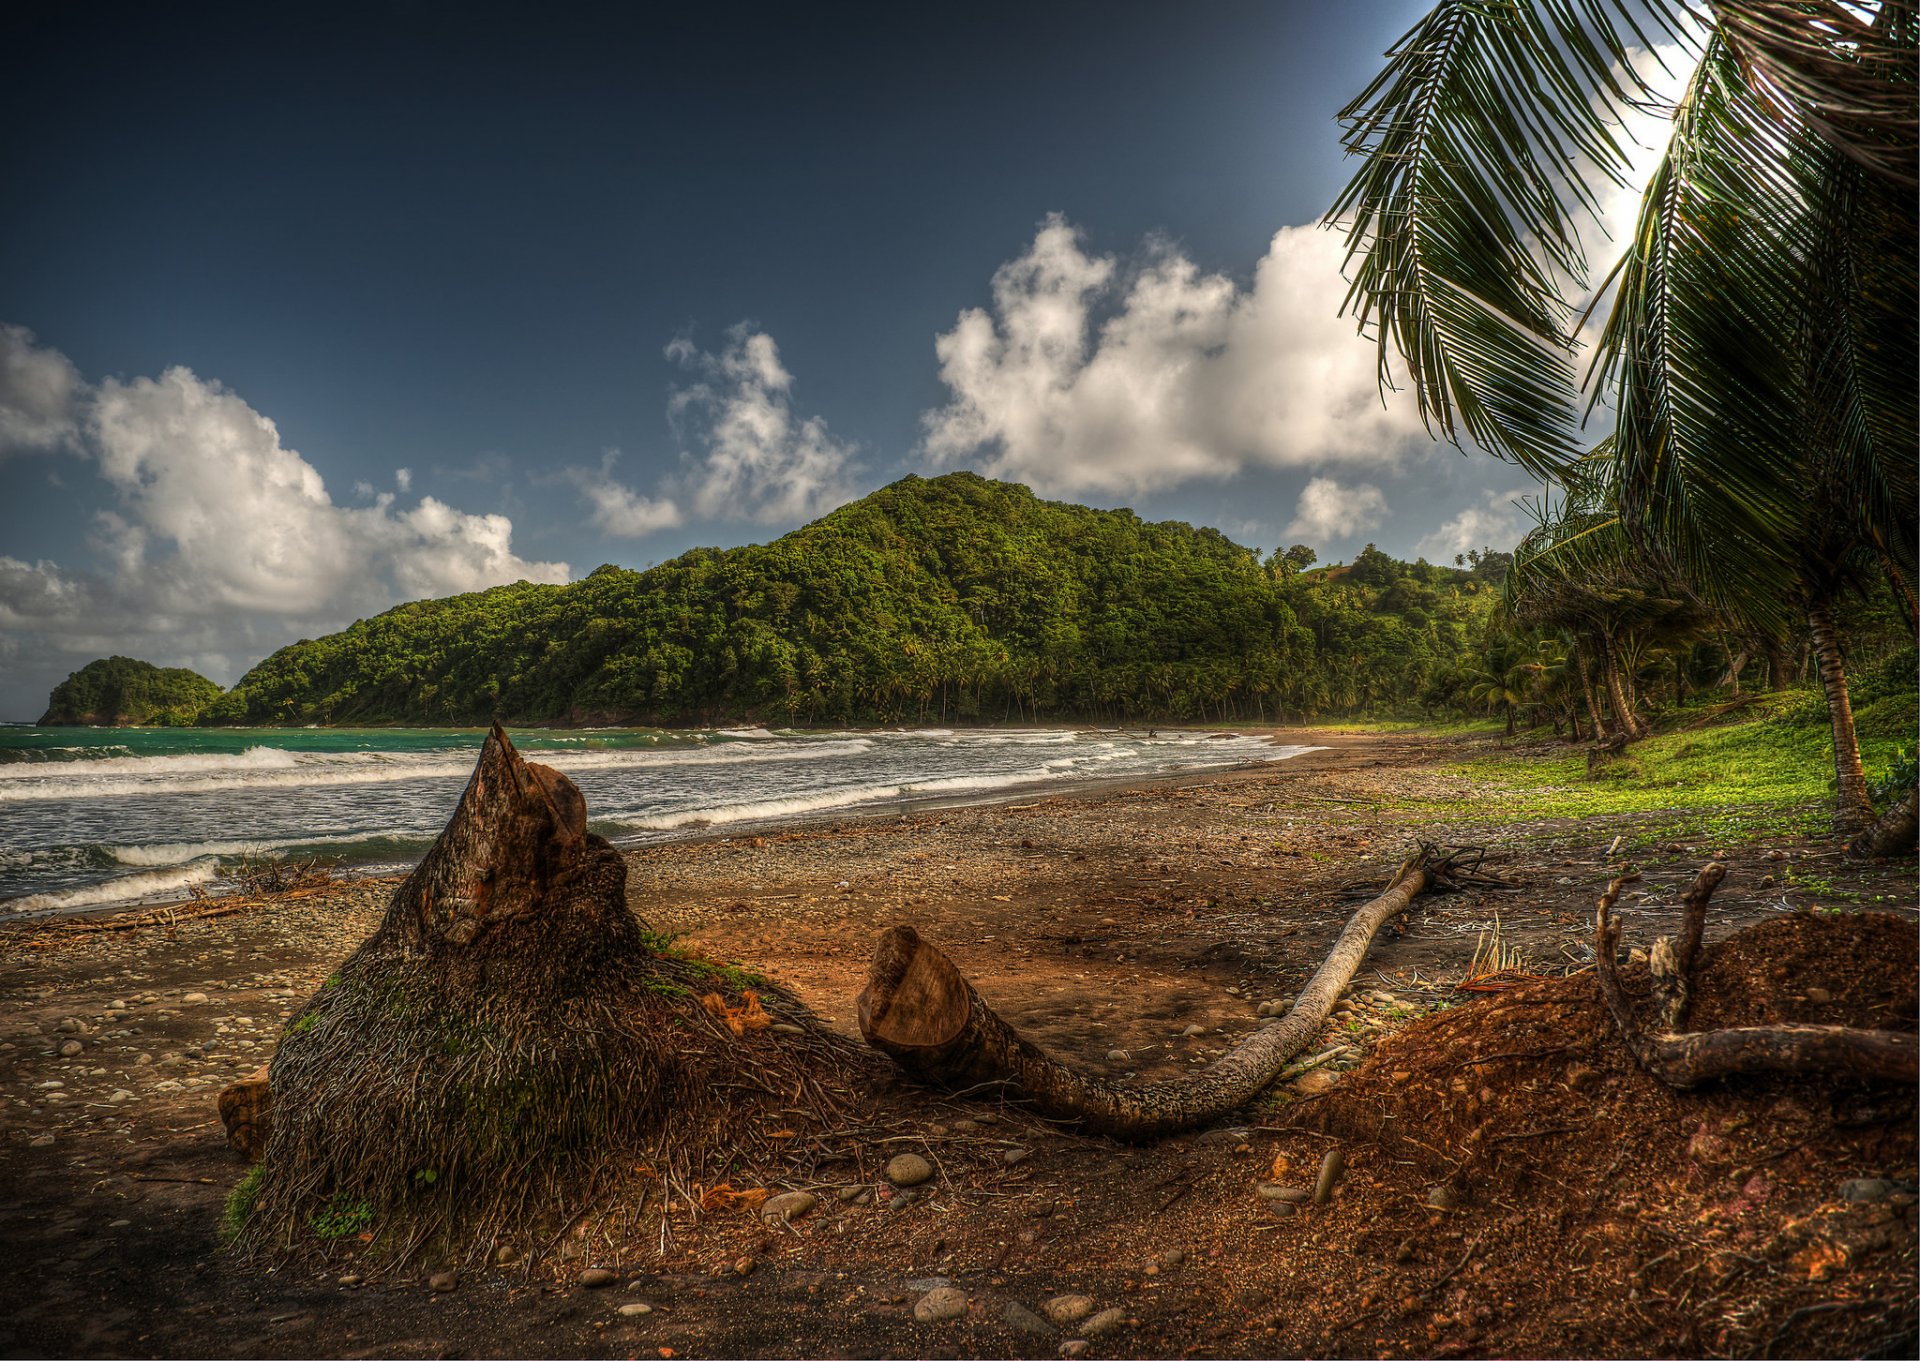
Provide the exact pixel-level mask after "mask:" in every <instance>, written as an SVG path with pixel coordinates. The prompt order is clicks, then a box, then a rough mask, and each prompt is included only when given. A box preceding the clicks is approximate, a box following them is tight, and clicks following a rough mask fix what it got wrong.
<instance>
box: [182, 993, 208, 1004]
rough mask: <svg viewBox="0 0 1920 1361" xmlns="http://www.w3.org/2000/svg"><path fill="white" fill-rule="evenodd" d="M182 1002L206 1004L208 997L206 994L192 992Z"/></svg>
mask: <svg viewBox="0 0 1920 1361" xmlns="http://www.w3.org/2000/svg"><path fill="white" fill-rule="evenodd" d="M180 1000H181V1001H182V1002H204V1001H206V1000H207V995H206V994H205V993H204V992H190V993H188V994H187V995H186V996H185V997H182V998H181V999H180Z"/></svg>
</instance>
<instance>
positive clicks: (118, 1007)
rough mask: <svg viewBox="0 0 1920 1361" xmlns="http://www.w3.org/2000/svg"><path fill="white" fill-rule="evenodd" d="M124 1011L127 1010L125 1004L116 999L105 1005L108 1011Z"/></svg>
mask: <svg viewBox="0 0 1920 1361" xmlns="http://www.w3.org/2000/svg"><path fill="white" fill-rule="evenodd" d="M126 1009H127V1004H126V1003H125V1002H123V1001H121V1000H120V999H119V998H118V997H116V998H114V999H113V1000H112V1001H111V1002H109V1003H107V1010H108V1011H125V1010H126Z"/></svg>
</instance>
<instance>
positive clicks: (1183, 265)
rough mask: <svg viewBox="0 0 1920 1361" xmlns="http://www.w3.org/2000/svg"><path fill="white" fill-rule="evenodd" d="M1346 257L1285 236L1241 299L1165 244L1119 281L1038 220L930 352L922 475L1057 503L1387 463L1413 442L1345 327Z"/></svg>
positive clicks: (1409, 424) (1405, 409)
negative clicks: (958, 476)
mask: <svg viewBox="0 0 1920 1361" xmlns="http://www.w3.org/2000/svg"><path fill="white" fill-rule="evenodd" d="M1343 249H1344V248H1343V245H1342V242H1341V240H1340V238H1338V237H1337V236H1335V235H1333V234H1332V233H1329V232H1324V231H1321V230H1319V229H1317V228H1312V227H1287V228H1283V229H1282V230H1280V231H1279V232H1277V233H1275V234H1274V237H1273V240H1272V242H1271V243H1270V244H1269V246H1268V250H1267V253H1266V255H1265V256H1264V257H1263V258H1262V259H1261V261H1260V263H1259V265H1258V267H1257V268H1256V269H1255V271H1254V275H1253V279H1252V282H1251V284H1250V285H1249V286H1247V287H1244V288H1243V287H1240V286H1239V285H1237V284H1235V283H1234V281H1233V280H1231V279H1229V278H1227V277H1226V276H1224V275H1220V274H1206V273H1203V272H1202V271H1201V270H1200V269H1199V268H1198V267H1197V266H1196V265H1195V264H1194V263H1193V262H1192V261H1191V260H1189V259H1187V258H1186V256H1185V255H1183V254H1182V253H1181V252H1180V251H1179V250H1178V249H1177V248H1176V247H1174V246H1173V245H1171V244H1168V243H1166V242H1155V243H1150V244H1149V247H1148V250H1147V253H1146V257H1145V259H1144V261H1143V262H1141V263H1140V264H1138V266H1137V267H1135V268H1132V269H1124V268H1122V265H1121V262H1120V261H1118V260H1117V259H1115V258H1113V257H1106V256H1095V255H1091V254H1089V253H1088V252H1087V250H1086V249H1085V247H1084V245H1083V244H1082V242H1081V238H1080V233H1079V232H1078V231H1077V230H1076V229H1075V228H1074V227H1073V226H1072V225H1071V224H1069V223H1068V222H1067V221H1066V220H1065V219H1064V218H1062V217H1060V216H1059V215H1057V214H1056V215H1054V216H1052V217H1049V218H1048V219H1047V220H1046V222H1045V223H1044V224H1043V225H1042V226H1041V228H1040V230H1039V232H1038V233H1037V234H1036V235H1035V237H1034V239H1033V243H1032V245H1031V246H1030V247H1029V248H1028V249H1027V251H1026V253H1025V254H1023V255H1022V256H1020V257H1019V258H1018V259H1016V260H1012V261H1009V262H1008V263H1006V264H1004V265H1002V266H1001V267H1000V269H999V270H998V271H997V272H996V273H995V274H994V277H993V301H992V305H991V307H990V308H971V309H969V310H967V311H965V312H962V313H961V314H960V317H959V319H958V321H956V322H955V324H954V327H953V329H952V330H950V331H948V332H946V333H944V334H943V335H941V336H940V337H939V338H938V339H937V341H936V342H935V347H934V349H935V353H936V355H937V356H938V358H939V361H940V377H941V380H942V381H943V382H944V383H945V384H946V385H947V388H948V392H949V399H948V401H947V403H946V404H945V405H944V406H941V407H940V408H938V409H936V410H934V411H932V412H929V413H928V414H927V416H926V418H925V452H926V455H927V458H928V460H929V462H931V463H932V464H933V465H935V466H941V467H951V466H954V465H956V464H961V463H968V464H972V465H974V466H978V467H980V468H981V469H982V470H983V471H985V472H988V473H990V474H992V475H994V476H997V477H1008V478H1014V479H1017V480H1019V481H1022V482H1026V483H1028V484H1029V485H1031V486H1033V487H1035V488H1037V489H1039V490H1042V491H1045V492H1052V493H1075V492H1087V491H1103V492H1120V493H1131V492H1144V491H1155V490H1159V489H1161V488H1164V487H1169V486H1173V485H1176V484H1178V483H1181V482H1186V481H1190V480H1193V479H1196V478H1215V479H1219V478H1227V477H1231V476H1233V475H1234V474H1236V473H1240V472H1243V471H1246V470H1248V469H1254V468H1301V469H1307V468H1314V467H1317V466H1324V465H1327V464H1347V465H1355V466H1384V465H1391V464H1392V463H1394V462H1395V461H1396V460H1397V459H1398V458H1399V457H1400V456H1401V455H1402V454H1403V453H1404V452H1405V450H1406V449H1407V447H1408V445H1409V443H1410V442H1411V441H1414V440H1424V438H1425V435H1424V432H1423V431H1422V430H1421V427H1420V424H1419V421H1418V420H1417V419H1416V418H1415V416H1414V414H1413V412H1412V410H1411V409H1410V407H1409V405H1408V404H1407V403H1404V402H1395V403H1392V404H1391V405H1383V404H1382V402H1381V400H1380V395H1379V390H1378V385H1377V379H1376V369H1375V349H1374V346H1373V344H1372V342H1370V341H1368V340H1366V339H1364V338H1362V337H1360V336H1359V335H1357V334H1356V333H1355V330H1354V326H1353V323H1352V322H1351V321H1348V320H1345V319H1343V318H1341V316H1340V315H1339V313H1340V304H1341V301H1342V299H1343V298H1344V297H1345V296H1346V285H1345V283H1344V282H1343V281H1342V279H1341V277H1340V263H1341V259H1342V252H1343Z"/></svg>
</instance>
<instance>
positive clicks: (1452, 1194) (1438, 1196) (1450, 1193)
mask: <svg viewBox="0 0 1920 1361" xmlns="http://www.w3.org/2000/svg"><path fill="white" fill-rule="evenodd" d="M1427 1204H1429V1205H1431V1206H1433V1208H1434V1209H1436V1210H1452V1209H1457V1208H1458V1207H1459V1205H1460V1195H1459V1193H1458V1192H1457V1191H1455V1190H1454V1189H1453V1188H1452V1187H1451V1186H1449V1185H1447V1184H1446V1183H1445V1182H1444V1181H1443V1182H1440V1183H1438V1184H1437V1185H1434V1186H1429V1187H1428V1188H1427Z"/></svg>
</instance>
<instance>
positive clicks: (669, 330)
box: [0, 0, 1527, 718]
mask: <svg viewBox="0 0 1920 1361" xmlns="http://www.w3.org/2000/svg"><path fill="white" fill-rule="evenodd" d="M657 8H658V7H641V6H592V7H587V6H570V7H551V6H550V7H540V8H535V7H527V8H525V9H523V10H520V11H517V12H494V11H488V12H482V11H480V10H477V9H473V8H470V7H455V6H444V5H435V4H403V5H398V6H382V7H355V6H329V7H324V8H323V7H303V8H299V9H288V8H286V7H268V6H249V7H244V8H243V7H233V8H223V7H218V6H208V5H196V6H190V7H185V8H167V9H156V8H154V7H151V6H142V7H133V6H128V7H124V8H119V7H111V6H106V7H103V6H87V7H84V8H81V7H70V6H69V7H61V6H45V7H40V8H39V10H38V11H37V12H33V13H28V14H26V15H25V16H24V17H20V16H16V17H12V18H10V19H9V28H8V41H7V43H6V44H5V45H4V48H3V49H0V107H3V108H4V116H5V118H6V126H8V127H9V128H11V129H14V135H12V136H10V137H9V138H7V139H6V140H5V142H4V144H0V182H4V183H6V184H7V185H8V186H9V195H8V211H7V213H6V214H5V215H3V216H0V327H4V328H5V329H4V330H0V485H3V486H4V488H5V495H4V500H0V717H6V718H23V717H25V718H30V717H33V716H34V715H35V714H36V713H37V712H38V709H39V708H40V706H41V704H42V703H43V701H44V697H45V694H46V691H47V689H48V687H49V686H50V685H51V684H52V683H53V682H54V681H57V680H58V679H59V678H60V677H61V676H64V675H65V674H66V673H67V672H68V671H69V670H71V669H73V668H74V667H75V666H77V665H79V664H81V663H83V662H85V661H86V660H88V659H89V658H91V657H93V656H97V655H102V654H104V653H106V652H124V653H128V654H131V655H135V656H142V657H146V658H149V659H150V660H154V661H157V662H163V663H167V664H186V665H194V666H197V667H199V668H200V669H202V670H205V671H206V672H207V674H209V675H211V676H213V677H214V678H215V679H216V680H219V681H221V682H222V683H230V682H231V681H232V680H234V679H236V678H237V676H238V675H239V674H240V672H241V671H243V670H244V669H245V668H246V666H248V665H250V664H251V663H252V662H253V661H256V660H258V659H259V657H261V656H262V655H264V654H265V653H266V652H267V651H268V650H270V649H271V648H272V647H275V646H278V645H280V644H282V643H284V642H286V641H289V640H291V639H293V638H296V637H301V636H311V635H313V634H315V633H319V632H323V631H326V630H329V629H332V628H337V627H339V626H341V625H344V624H345V623H348V622H350V621H351V620H352V619H353V618H355V617H358V616H359V615H361V614H365V613H369V612H372V611H375V610H378V609H380V608H384V607H385V606H387V605H389V604H392V603H394V602H395V601H396V600H399V599H404V598H410V597H411V596H414V595H419V594H445V593H448V592H450V591H453V590H460V589H471V588H474V587H478V586H482V585H486V584H491V583H492V582H495V581H499V580H509V579H514V578H516V577H518V576H523V575H524V576H530V577H535V578H538V579H551V580H560V579H565V578H567V577H570V576H571V577H578V576H581V575H584V574H585V573H586V572H588V571H591V570H592V569H593V568H594V567H595V566H597V565H598V564H600V563H602V562H617V563H623V564H627V565H633V566H643V565H646V564H648V563H652V562H655V561H659V560H662V559H664V558H667V557H670V556H672V555H674V554H676V553H678V552H680V551H681V550H683V549H685V548H687V547H689V546H692V545H695V544H722V545H724V544H733V543H740V542H746V541H752V540H759V539H764V538H768V537H771V536H773V535H776V534H778V533H780V532H783V531H784V530H786V529H789V528H792V527H793V526H794V525H796V524H798V523H800V522H802V521H804V520H805V519H808V518H811V517H812V516H813V515H815V514H818V513H820V512H821V511H824V510H825V509H829V508H831V506H832V505H833V504H836V503H838V502H839V501H840V500H844V499H846V498H848V497H851V496H855V495H859V494H862V493H864V492H866V491H869V490H871V489H873V488H874V487H876V486H879V485H882V484H883V483H885V482H887V481H891V480H892V479H893V478H895V477H898V476H900V475H902V474H904V473H907V472H922V473H928V472H935V471H941V470H945V469H949V468H957V467H970V468H976V469H979V470H981V471H983V472H987V473H989V474H991V475H997V476H1006V477H1009V478H1013V479H1016V480H1022V481H1027V482H1029V483H1030V484H1032V485H1034V486H1035V487H1036V489H1038V490H1040V491H1042V492H1043V493H1044V494H1048V495H1055V496H1060V497H1063V498H1067V499H1073V500H1081V501H1086V502H1089V503H1091V504H1096V505H1108V506H1113V505H1130V506H1132V507H1134V508H1135V509H1137V510H1138V511H1140V512H1141V513H1142V514H1144V515H1147V516H1149V517H1152V518H1181V519H1188V520H1192V521H1195V522H1200V523H1207V524H1213V525H1217V526H1219V527H1220V528H1222V529H1224V530H1225V531H1226V532H1227V533H1229V534H1230V535H1231V536H1233V537H1234V538H1236V539H1238V540H1240V541H1241V542H1243V543H1248V544H1254V545H1258V546H1261V547H1264V548H1272V547H1274V546H1275V545H1279V544H1285V543H1291V542H1296V541H1305V542H1308V543H1310V544H1312V545H1314V546H1315V547H1316V548H1317V549H1318V550H1319V551H1320V552H1321V555H1322V556H1323V558H1329V559H1331V558H1336V557H1345V556H1350V555H1351V554H1352V553H1353V552H1354V551H1356V550H1357V549H1358V548H1359V547H1360V546H1361V544H1363V543H1365V542H1368V541H1373V542H1377V543H1379V544H1380V545H1381V546H1382V547H1384V548H1387V549H1388V550H1389V551H1393V552H1397V553H1401V554H1405V555H1412V554H1414V553H1416V552H1422V553H1426V554H1427V555H1428V556H1434V557H1440V556H1444V557H1451V555H1452V553H1453V552H1454V551H1456V550H1457V549H1459V548H1464V547H1468V546H1472V545H1475V544H1478V543H1482V542H1494V543H1496V544H1500V545H1502V546H1504V545H1505V544H1506V543H1509V542H1511V540H1512V539H1513V538H1514V537H1516V536H1517V533H1518V528H1519V524H1520V521H1519V518H1518V517H1517V514H1516V513H1515V512H1514V511H1513V510H1512V509H1511V507H1510V505H1509V502H1510V501H1511V498H1512V496H1513V495H1514V494H1515V493H1517V492H1520V491H1523V490H1525V489H1526V487H1527V482H1526V479H1525V478H1524V477H1523V476H1521V475H1520V474H1518V473H1517V472H1515V470H1513V469H1510V468H1507V467H1504V466H1502V465H1500V464H1497V463H1494V462H1492V461H1491V460H1487V459H1484V458H1479V457H1476V458H1473V459H1467V458H1464V457H1462V456H1461V455H1459V454H1458V453H1456V452H1455V451H1453V450H1451V449H1450V448H1447V447H1444V446H1436V445H1433V444H1432V443H1431V442H1430V441H1428V440H1427V439H1426V438H1425V436H1424V435H1423V434H1422V432H1421V431H1420V429H1419V426H1418V422H1417V421H1416V420H1415V419H1414V418H1413V416H1412V413H1411V411H1410V410H1409V409H1408V404H1407V403H1405V402H1404V401H1395V402H1394V403H1392V404H1391V405H1389V406H1387V407H1384V408H1383V407H1382V405H1381V404H1380V402H1379V401H1378V400H1377V398H1376V397H1375V396H1374V394H1373V388H1372V379H1371V375H1372V369H1371V364H1372V360H1371V354H1370V351H1369V349H1368V347H1367V346H1366V344H1365V343H1364V342H1360V341H1357V340H1355V339H1353V338H1351V337H1350V335H1348V334H1347V333H1348V332H1350V330H1351V327H1350V326H1349V325H1348V324H1347V323H1345V322H1343V321H1338V320H1337V319H1336V318H1335V316H1334V313H1335V312H1336V311H1337V309H1338V306H1339V301H1340V298H1341V295H1342V292H1343V285H1342V284H1341V283H1340V280H1339V277H1338V263H1339V241H1338V239H1337V238H1334V237H1331V236H1329V235H1328V234H1326V233H1324V232H1318V231H1315V230H1313V229H1312V224H1313V223H1315V222H1316V221H1317V220H1318V217H1319V215H1320V214H1321V213H1322V212H1323V211H1324V210H1325V208H1326V206H1327V205H1328V204H1329V203H1330V202H1331V201H1332V198H1333V196H1334V194H1335V192H1336V190H1337V188H1338V187H1339V185H1340V183H1341V182H1342V181H1343V178H1344V175H1345V173H1346V171H1345V167H1344V166H1343V163H1342V157H1341V154H1340V149H1339V144H1338V129H1337V127H1336V125H1335V123H1334V119H1333V115H1334V113H1335V111H1336V110H1337V109H1338V108H1339V107H1340V105H1341V104H1342V103H1344V102H1345V100H1346V99H1347V98H1349V97H1350V96H1351V95H1352V94H1354V93H1356V92H1357V91H1358V90H1359V89H1360V88H1361V87H1362V86H1363V85H1364V83H1365V82H1366V80H1367V79H1368V77H1369V76H1370V75H1371V74H1372V73H1373V71H1374V70H1376V69H1377V67H1378V64H1379V60H1380V54H1381V53H1382V52H1383V51H1384V49H1385V48H1386V47H1387V46H1388V45H1389V44H1390V43H1391V42H1392V41H1393V40H1394V39H1396V38H1397V37H1399V36H1400V34H1401V33H1402V32H1404V31H1405V30H1406V28H1407V27H1409V26H1410V25H1411V23H1412V22H1413V21H1414V19H1415V18H1416V17H1417V16H1418V14H1419V12H1420V11H1421V10H1422V9H1423V8H1424V6H1423V5H1419V4H1409V3H1398V2H1397V0H1395V2H1390V0H1379V2H1378V3H1368V4H1364V5H1342V6H1329V5H1325V4H1291V3H1275V2H1274V0H1267V2H1266V3H1239V2H1237V0H1234V2H1229V0H1209V3H1203V4H1196V5H1190V6H1179V7H1175V6H1170V5H1165V4H1117V3H1104V4H1055V5H1035V4H1031V3H1029V4H1020V5H993V4H973V5H969V6H965V7H951V8H940V7H925V6H921V7H910V6H906V7H903V6H897V5H893V6H870V7H851V6H842V7H793V6H782V7H769V8H767V9H765V10H755V9H753V8H752V7H728V8H719V7H706V8H705V9H703V11H702V13H701V14H699V15H694V14H682V15H680V16H679V17H677V18H661V17H659V16H658V15H657V14H655V13H654V10H655V9H657ZM402 470H405V471H404V472H403V471H402Z"/></svg>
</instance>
